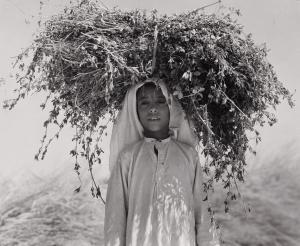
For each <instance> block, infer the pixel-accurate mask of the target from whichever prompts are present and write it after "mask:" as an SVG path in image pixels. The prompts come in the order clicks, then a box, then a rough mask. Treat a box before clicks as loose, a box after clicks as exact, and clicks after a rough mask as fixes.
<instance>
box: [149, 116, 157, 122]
mask: <svg viewBox="0 0 300 246" xmlns="http://www.w3.org/2000/svg"><path fill="white" fill-rule="evenodd" d="M148 120H150V121H157V120H160V117H158V116H151V117H148Z"/></svg>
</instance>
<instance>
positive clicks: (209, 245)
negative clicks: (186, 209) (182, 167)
mask: <svg viewBox="0 0 300 246" xmlns="http://www.w3.org/2000/svg"><path fill="white" fill-rule="evenodd" d="M194 163H195V178H194V183H193V198H194V209H195V231H196V245H197V246H218V245H219V240H218V239H217V240H216V238H215V236H214V233H213V230H212V226H211V217H210V215H209V212H208V205H207V202H206V201H203V200H204V191H203V173H202V168H201V166H200V162H199V156H198V153H197V152H196V151H195V152H194Z"/></svg>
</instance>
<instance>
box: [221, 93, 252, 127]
mask: <svg viewBox="0 0 300 246" xmlns="http://www.w3.org/2000/svg"><path fill="white" fill-rule="evenodd" d="M218 90H219V91H220V92H221V93H222V94H223V95H224V96H225V97H226V99H227V100H228V101H230V102H231V103H232V104H233V106H235V107H236V108H237V109H238V111H240V112H241V113H242V115H243V116H245V118H246V119H247V120H248V121H249V122H252V121H251V119H250V118H249V117H248V116H247V115H246V114H245V113H244V112H243V111H242V110H241V109H240V108H239V107H238V106H237V105H236V104H235V102H234V101H233V100H231V99H230V98H229V97H228V96H227V94H226V93H225V92H224V91H222V90H221V89H218Z"/></svg>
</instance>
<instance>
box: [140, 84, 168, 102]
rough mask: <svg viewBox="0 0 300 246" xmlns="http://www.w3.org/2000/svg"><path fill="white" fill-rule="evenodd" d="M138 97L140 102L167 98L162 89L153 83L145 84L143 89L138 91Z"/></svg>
mask: <svg viewBox="0 0 300 246" xmlns="http://www.w3.org/2000/svg"><path fill="white" fill-rule="evenodd" d="M136 96H137V100H140V99H143V98H149V97H156V98H160V97H163V98H165V96H164V94H163V93H162V90H161V88H160V87H159V86H156V85H155V84H152V83H151V84H150V83H149V84H145V85H143V86H142V87H140V88H139V89H138V91H137V95H136Z"/></svg>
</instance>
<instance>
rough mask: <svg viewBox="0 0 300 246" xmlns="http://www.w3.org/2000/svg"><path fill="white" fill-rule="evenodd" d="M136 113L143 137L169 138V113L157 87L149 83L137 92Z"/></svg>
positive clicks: (164, 99)
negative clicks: (142, 130) (142, 129)
mask: <svg viewBox="0 0 300 246" xmlns="http://www.w3.org/2000/svg"><path fill="white" fill-rule="evenodd" d="M137 113H138V116H139V120H140V122H141V124H142V126H143V128H144V135H145V137H150V138H156V139H164V138H167V137H168V136H169V120H170V111H169V107H168V104H167V101H166V98H165V97H164V95H163V93H162V91H161V89H160V88H159V87H156V86H155V85H154V84H152V83H151V84H150V85H149V84H145V85H144V86H142V87H141V88H140V89H139V90H138V92H137Z"/></svg>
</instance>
